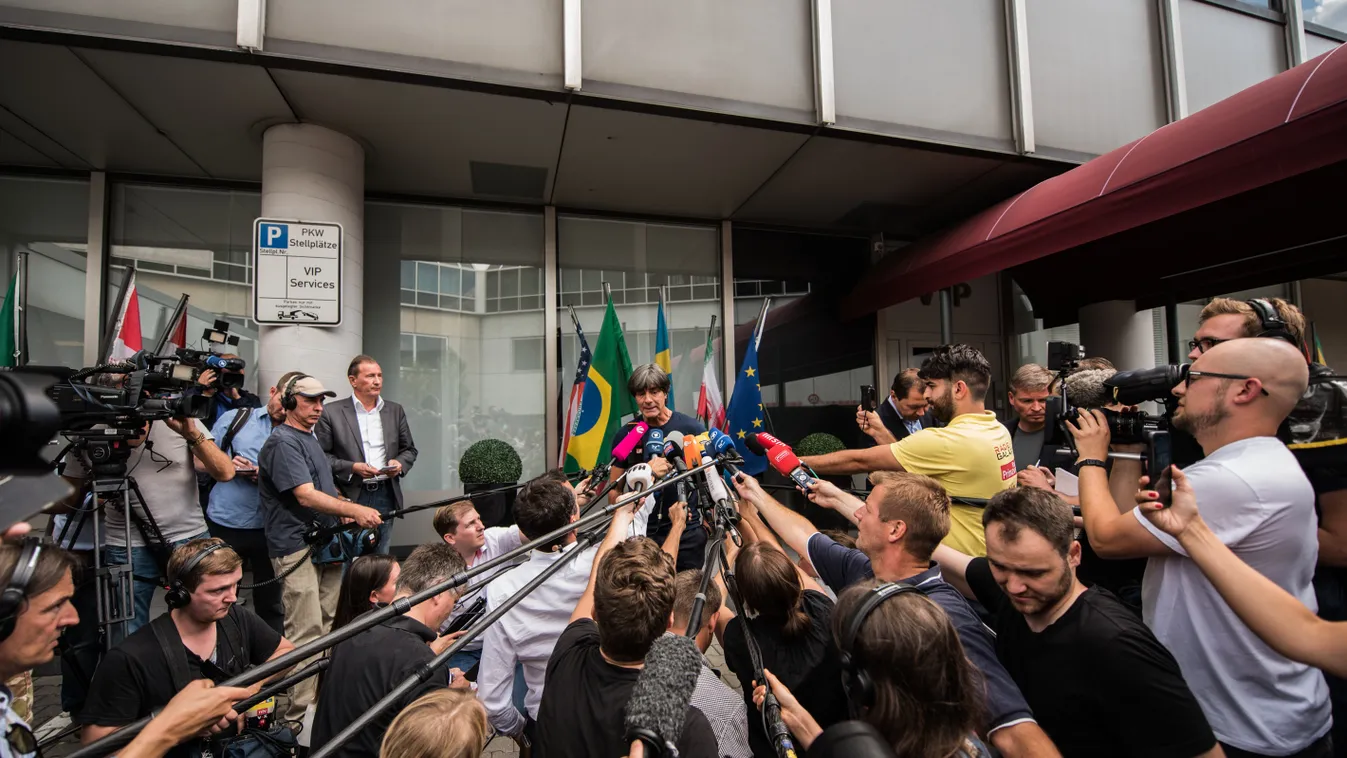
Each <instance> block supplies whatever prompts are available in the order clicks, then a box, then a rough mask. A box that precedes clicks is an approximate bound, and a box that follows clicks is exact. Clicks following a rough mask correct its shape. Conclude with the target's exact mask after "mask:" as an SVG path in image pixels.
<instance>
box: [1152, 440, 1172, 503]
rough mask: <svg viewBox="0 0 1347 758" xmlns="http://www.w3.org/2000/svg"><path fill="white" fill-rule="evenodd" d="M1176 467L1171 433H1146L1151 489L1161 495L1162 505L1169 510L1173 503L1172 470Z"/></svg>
mask: <svg viewBox="0 0 1347 758" xmlns="http://www.w3.org/2000/svg"><path fill="white" fill-rule="evenodd" d="M1173 465H1174V451H1173V447H1172V446H1171V443H1170V439H1169V432H1162V431H1157V430H1151V431H1147V432H1146V475H1147V476H1149V477H1150V479H1151V489H1153V490H1155V491H1156V492H1158V493H1159V494H1160V503H1161V504H1163V505H1164V506H1165V507H1166V508H1168V507H1169V506H1170V505H1171V504H1172V503H1173V495H1174V481H1173V480H1174V475H1173V474H1172V473H1170V468H1171V467H1172V466H1173Z"/></svg>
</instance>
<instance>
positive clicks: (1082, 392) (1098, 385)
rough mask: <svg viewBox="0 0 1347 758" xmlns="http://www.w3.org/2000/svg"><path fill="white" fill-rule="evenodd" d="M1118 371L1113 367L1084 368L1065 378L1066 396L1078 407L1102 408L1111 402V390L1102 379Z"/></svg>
mask: <svg viewBox="0 0 1347 758" xmlns="http://www.w3.org/2000/svg"><path fill="white" fill-rule="evenodd" d="M1116 373H1118V372H1117V371H1115V370H1113V369H1103V368H1100V369H1086V370H1084V371H1077V372H1076V373H1074V374H1072V375H1070V376H1068V377H1067V378H1066V398H1067V400H1069V401H1071V404H1072V405H1074V406H1076V407H1078V408H1103V407H1104V406H1106V405H1110V404H1111V403H1113V390H1111V389H1109V388H1108V387H1106V386H1104V381H1105V380H1107V379H1108V378H1109V377H1111V376H1113V375H1114V374H1116Z"/></svg>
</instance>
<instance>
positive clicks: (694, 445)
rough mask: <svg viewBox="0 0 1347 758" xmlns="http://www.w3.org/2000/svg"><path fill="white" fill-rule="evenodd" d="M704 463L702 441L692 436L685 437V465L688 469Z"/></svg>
mask: <svg viewBox="0 0 1347 758" xmlns="http://www.w3.org/2000/svg"><path fill="white" fill-rule="evenodd" d="M701 462H702V446H701V443H700V441H699V440H698V439H697V438H696V437H693V436H692V435H690V434H689V435H684V437H683V463H684V464H685V465H686V466H687V467H688V468H696V467H698V466H700V465H701Z"/></svg>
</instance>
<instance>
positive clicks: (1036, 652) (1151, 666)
mask: <svg viewBox="0 0 1347 758" xmlns="http://www.w3.org/2000/svg"><path fill="white" fill-rule="evenodd" d="M967 578H968V584H969V586H970V587H972V589H973V591H974V592H975V593H976V594H977V596H978V600H980V601H981V602H982V604H983V605H985V606H986V607H987V608H988V609H990V610H991V612H992V613H993V614H994V616H995V620H996V652H997V655H998V656H999V657H1000V658H1001V662H1002V663H1003V664H1005V667H1006V669H1007V670H1009V671H1010V675H1011V676H1013V677H1014V678H1015V682H1016V683H1018V684H1019V686H1020V690H1021V691H1023V692H1024V695H1025V697H1026V698H1028V700H1029V704H1030V705H1031V706H1033V709H1034V715H1035V717H1036V720H1037V721H1038V723H1039V726H1041V727H1043V731H1045V732H1047V734H1048V736H1049V737H1051V738H1052V741H1053V742H1054V743H1056V745H1057V749H1058V750H1060V751H1061V752H1062V755H1063V756H1064V758H1072V756H1091V757H1092V758H1093V757H1102V758H1109V757H1110V756H1145V757H1146V758H1192V756H1195V755H1199V754H1201V753H1204V752H1206V751H1208V750H1210V749H1211V748H1212V747H1213V746H1215V744H1216V737H1215V735H1214V734H1213V733H1212V731H1211V727H1210V726H1208V725H1207V719H1206V717H1205V716H1204V715H1203V714H1202V709H1201V708H1200V707H1199V706H1198V704H1197V700H1196V699H1195V698H1194V697H1193V693H1192V692H1191V691H1189V689H1188V684H1187V683H1186V682H1185V681H1184V679H1183V674H1182V673H1181V672H1180V671H1179V664H1178V662H1177V661H1175V660H1174V656H1172V655H1170V653H1169V651H1168V650H1166V649H1165V646H1164V645H1162V644H1160V641H1159V640H1157V639H1155V635H1153V634H1151V630H1150V629H1148V628H1147V627H1146V625H1145V624H1144V623H1142V621H1141V619H1139V618H1137V615H1136V614H1135V613H1134V612H1132V611H1131V610H1129V609H1128V608H1127V606H1125V605H1123V604H1122V602H1121V601H1120V600H1118V599H1117V598H1116V597H1114V596H1113V595H1112V594H1111V593H1110V592H1109V591H1108V590H1105V589H1101V588H1098V587H1092V588H1090V589H1088V590H1086V591H1085V593H1084V594H1082V595H1081V596H1080V597H1079V598H1077V599H1076V602H1075V603H1074V604H1073V605H1072V606H1071V607H1070V608H1069V609H1068V610H1067V611H1066V613H1064V614H1062V616H1061V618H1059V619H1057V620H1056V621H1055V622H1053V624H1052V625H1051V626H1049V627H1048V628H1047V629H1044V630H1043V631H1042V632H1034V631H1032V630H1031V629H1030V628H1029V625H1028V623H1026V622H1025V620H1024V616H1022V615H1020V613H1019V612H1018V611H1016V610H1015V608H1014V606H1013V605H1011V604H1010V601H1009V600H1008V599H1007V598H1006V596H1005V593H1004V592H1002V591H1001V587H1000V586H999V585H997V583H996V580H995V579H994V578H993V577H992V572H991V568H990V566H989V565H988V563H987V559H985V558H975V559H973V562H972V563H970V564H969V565H968V570H967Z"/></svg>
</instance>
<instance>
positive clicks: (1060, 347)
mask: <svg viewBox="0 0 1347 758" xmlns="http://www.w3.org/2000/svg"><path fill="white" fill-rule="evenodd" d="M1084 352H1085V348H1084V347H1082V346H1080V345H1075V344H1071V343H1068V342H1049V343H1048V368H1049V369H1051V370H1053V371H1056V372H1057V380H1056V382H1055V384H1056V385H1057V387H1058V388H1059V389H1058V393H1057V394H1056V395H1049V396H1048V398H1047V403H1046V405H1047V411H1046V413H1047V423H1046V425H1045V427H1044V437H1043V441H1044V443H1045V444H1047V445H1056V446H1058V447H1072V448H1074V445H1073V444H1072V442H1071V437H1070V434H1068V432H1067V428H1066V422H1067V421H1074V420H1075V419H1076V417H1077V416H1078V415H1079V413H1080V411H1081V409H1099V410H1101V411H1103V414H1104V418H1105V419H1106V420H1107V422H1108V428H1109V435H1110V436H1111V437H1112V439H1113V441H1114V442H1117V443H1122V444H1130V443H1139V442H1146V441H1147V433H1148V432H1150V431H1168V429H1169V428H1170V423H1169V422H1170V418H1171V417H1172V415H1173V412H1174V409H1175V408H1176V407H1177V400H1176V398H1175V397H1174V396H1173V395H1172V394H1171V392H1170V390H1171V389H1173V388H1174V385H1176V384H1178V383H1179V382H1181V381H1183V377H1184V375H1185V373H1186V371H1187V369H1186V367H1184V366H1158V367H1156V368H1153V369H1141V370H1137V371H1118V372H1113V371H1109V370H1106V369H1099V370H1093V369H1092V370H1085V371H1078V370H1077V369H1078V368H1079V365H1080V360H1081V357H1082V356H1083V355H1084ZM1151 401H1154V402H1158V403H1162V404H1163V405H1164V407H1165V412H1164V413H1163V414H1162V415H1159V416H1156V415H1152V414H1149V413H1146V412H1145V411H1140V410H1131V411H1115V410H1111V409H1109V408H1105V407H1104V406H1107V405H1127V406H1131V405H1137V404H1139V403H1144V402H1151Z"/></svg>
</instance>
